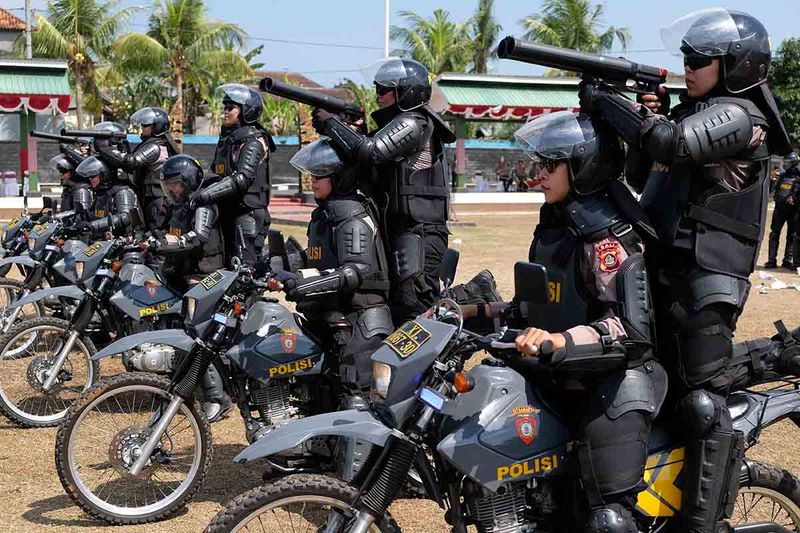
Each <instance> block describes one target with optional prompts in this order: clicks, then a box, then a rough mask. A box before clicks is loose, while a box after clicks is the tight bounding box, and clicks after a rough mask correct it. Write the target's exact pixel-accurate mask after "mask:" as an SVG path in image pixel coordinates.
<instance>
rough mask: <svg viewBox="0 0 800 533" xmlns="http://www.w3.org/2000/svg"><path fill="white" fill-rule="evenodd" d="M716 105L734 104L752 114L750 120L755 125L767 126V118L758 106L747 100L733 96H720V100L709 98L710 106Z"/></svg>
mask: <svg viewBox="0 0 800 533" xmlns="http://www.w3.org/2000/svg"><path fill="white" fill-rule="evenodd" d="M714 104H734V105H737V106H739V107H741V108H742V109H744V110H745V111H747V112H748V113H749V114H750V118H751V119H752V121H753V124H758V125H763V124H767V117H766V115H764V113H763V112H762V111H761V110H760V109H759V108H758V106H757V105H756V104H755V103H754V102H753V101H752V100H748V99H746V98H734V97H732V96H720V97H718V98H709V99H708V105H709V106H712V105H714Z"/></svg>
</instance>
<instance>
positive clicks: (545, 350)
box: [539, 340, 556, 355]
mask: <svg viewBox="0 0 800 533" xmlns="http://www.w3.org/2000/svg"><path fill="white" fill-rule="evenodd" d="M555 351H556V350H555V348H554V347H553V341H550V340H547V341H544V342H543V343H542V345H541V346H540V347H539V352H540V353H541V354H542V355H552V354H553V352H555Z"/></svg>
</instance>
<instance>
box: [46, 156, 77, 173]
mask: <svg viewBox="0 0 800 533" xmlns="http://www.w3.org/2000/svg"><path fill="white" fill-rule="evenodd" d="M47 166H49V167H50V168H52V169H53V170H55V171H57V172H68V171H71V170H72V169H73V168H75V167H74V166H73V165H72V163H70V162H69V159H67V158H66V157H65V156H64V154H57V155H54V156H53V157H51V158H50V162H49V163H48V165H47Z"/></svg>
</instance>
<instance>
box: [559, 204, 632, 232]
mask: <svg viewBox="0 0 800 533" xmlns="http://www.w3.org/2000/svg"><path fill="white" fill-rule="evenodd" d="M567 217H568V218H569V220H570V222H571V225H572V227H573V228H574V229H575V230H576V231H577V232H578V234H580V235H582V236H584V237H587V236H589V235H592V234H594V233H597V232H598V231H602V230H604V229H607V228H610V227H611V226H613V225H614V224H617V223H618V222H620V221H622V220H623V217H622V214H621V213H620V212H619V209H618V208H617V206H616V205H615V204H614V202H612V201H611V200H610V199H609V198H608V197H607V196H606V194H605V193H601V194H593V195H591V196H582V197H578V198H577V199H576V200H573V201H572V202H570V203H569V204H567Z"/></svg>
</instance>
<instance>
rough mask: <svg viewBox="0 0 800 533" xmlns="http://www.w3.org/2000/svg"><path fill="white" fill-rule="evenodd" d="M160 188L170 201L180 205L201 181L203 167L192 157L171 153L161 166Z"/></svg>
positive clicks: (197, 187) (198, 186)
mask: <svg viewBox="0 0 800 533" xmlns="http://www.w3.org/2000/svg"><path fill="white" fill-rule="evenodd" d="M160 179H161V190H163V191H164V195H165V196H166V197H167V198H168V199H169V201H170V203H172V204H174V205H180V204H183V203H186V201H188V200H189V196H190V195H191V194H192V193H193V192H195V191H197V189H199V188H200V185H201V184H202V183H203V167H201V166H200V163H199V162H198V161H197V160H196V159H195V158H193V157H190V156H188V155H185V154H178V155H173V156H172V157H170V158H169V159H167V160H166V161H165V162H164V165H163V166H162V167H161V176H160Z"/></svg>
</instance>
